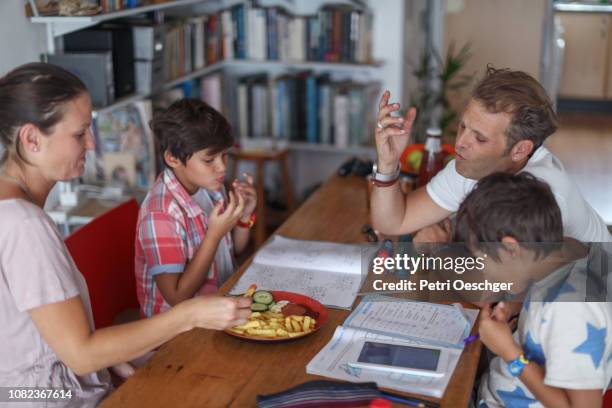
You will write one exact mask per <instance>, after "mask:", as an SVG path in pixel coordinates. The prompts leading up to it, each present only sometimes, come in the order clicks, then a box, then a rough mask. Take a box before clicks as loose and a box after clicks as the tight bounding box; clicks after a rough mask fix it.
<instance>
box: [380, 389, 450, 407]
mask: <svg viewBox="0 0 612 408" xmlns="http://www.w3.org/2000/svg"><path fill="white" fill-rule="evenodd" d="M379 392H380V396H381V397H382V398H384V399H386V400H389V401H391V402H397V403H398V404H404V405H408V406H410V407H418V408H439V406H440V405H439V404H436V403H435V402H429V401H425V400H422V399H418V398H412V397H404V396H401V395H398V394H392V393H390V392H387V391H379Z"/></svg>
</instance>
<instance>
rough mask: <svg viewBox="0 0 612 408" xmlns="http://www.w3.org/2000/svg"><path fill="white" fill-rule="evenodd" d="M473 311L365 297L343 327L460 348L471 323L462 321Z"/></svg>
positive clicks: (434, 304)
mask: <svg viewBox="0 0 612 408" xmlns="http://www.w3.org/2000/svg"><path fill="white" fill-rule="evenodd" d="M474 312H475V311H472V310H463V309H459V308H458V307H457V306H453V305H442V304H437V303H429V302H416V301H407V300H397V299H393V298H389V297H384V296H367V297H365V298H364V299H363V300H362V301H361V303H359V305H358V306H357V308H356V309H355V310H354V311H353V312H352V313H351V314H350V316H349V317H348V318H347V319H346V321H345V322H344V325H345V326H348V327H352V328H355V329H361V330H366V331H369V332H374V333H379V334H384V335H388V336H394V337H401V338H404V339H409V340H415V341H422V342H425V343H428V344H435V345H440V346H445V347H454V348H463V339H465V338H466V337H467V336H468V335H469V333H470V330H471V328H472V324H473V322H470V321H468V320H466V314H468V316H467V318H470V319H471V317H472V315H473V314H474ZM476 313H477V312H476ZM474 318H475V316H474Z"/></svg>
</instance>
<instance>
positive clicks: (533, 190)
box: [454, 172, 563, 259]
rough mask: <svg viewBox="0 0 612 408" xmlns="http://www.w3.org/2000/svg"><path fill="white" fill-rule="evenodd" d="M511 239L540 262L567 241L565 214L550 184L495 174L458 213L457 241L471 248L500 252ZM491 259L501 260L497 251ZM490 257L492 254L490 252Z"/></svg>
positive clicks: (526, 176) (481, 183)
mask: <svg viewBox="0 0 612 408" xmlns="http://www.w3.org/2000/svg"><path fill="white" fill-rule="evenodd" d="M506 236H511V237H513V238H514V239H516V240H517V241H518V242H519V243H520V245H521V246H523V247H527V248H530V249H532V250H533V251H534V252H535V256H536V258H538V257H540V256H541V255H546V254H548V253H549V252H551V251H552V250H554V249H556V248H558V247H559V246H560V244H561V242H562V241H563V222H562V220H561V210H560V209H559V206H558V205H557V201H556V200H555V196H554V195H553V193H552V191H551V189H550V187H549V186H548V184H546V183H544V182H542V181H540V180H538V179H536V178H535V177H534V176H533V175H532V174H530V173H527V172H522V173H519V174H509V173H493V174H490V175H488V176H486V177H484V178H482V179H481V180H480V181H479V182H478V184H477V185H476V188H475V189H474V190H472V191H471V192H470V193H469V194H468V195H467V197H466V198H465V200H463V203H461V206H459V210H458V211H457V219H456V227H455V237H454V240H455V241H457V242H465V243H466V244H467V245H468V247H470V248H479V249H483V247H484V246H486V248H487V249H490V248H498V246H497V245H486V244H487V243H499V242H501V240H502V238H503V237H506ZM491 252H492V253H490V255H491V256H493V257H494V259H498V258H497V253H496V251H491ZM487 253H488V254H489V251H487Z"/></svg>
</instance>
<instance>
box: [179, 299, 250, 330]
mask: <svg viewBox="0 0 612 408" xmlns="http://www.w3.org/2000/svg"><path fill="white" fill-rule="evenodd" d="M184 303H186V306H188V307H189V308H190V313H191V316H192V322H193V326H194V327H201V328H203V329H213V330H224V329H227V328H230V327H234V326H239V325H241V324H244V323H246V322H247V319H248V317H249V315H250V314H251V298H247V297H243V296H237V297H224V296H217V295H214V296H196V297H194V298H192V299H189V300H186V301H185V302H184Z"/></svg>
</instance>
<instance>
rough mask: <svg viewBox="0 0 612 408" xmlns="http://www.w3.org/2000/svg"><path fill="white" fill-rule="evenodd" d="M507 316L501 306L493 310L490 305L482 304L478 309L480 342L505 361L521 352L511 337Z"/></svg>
mask: <svg viewBox="0 0 612 408" xmlns="http://www.w3.org/2000/svg"><path fill="white" fill-rule="evenodd" d="M509 317H510V316H509V314H508V313H507V310H504V309H503V307H502V308H500V309H497V308H496V310H495V311H493V310H492V309H491V305H489V304H487V305H484V307H483V308H482V309H481V310H480V319H479V323H480V327H479V329H478V333H479V334H480V340H481V341H482V343H483V344H484V345H485V346H487V348H488V349H489V350H491V351H492V352H493V353H495V354H497V355H498V356H500V357H501V358H502V359H503V360H504V361H506V362H508V361H511V360H514V359H515V358H517V357H518V356H519V355H521V354H522V353H523V350H522V349H521V347H519V345H518V344H516V342H515V341H514V338H513V337H512V330H511V329H510V324H509V323H508V318H509Z"/></svg>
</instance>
